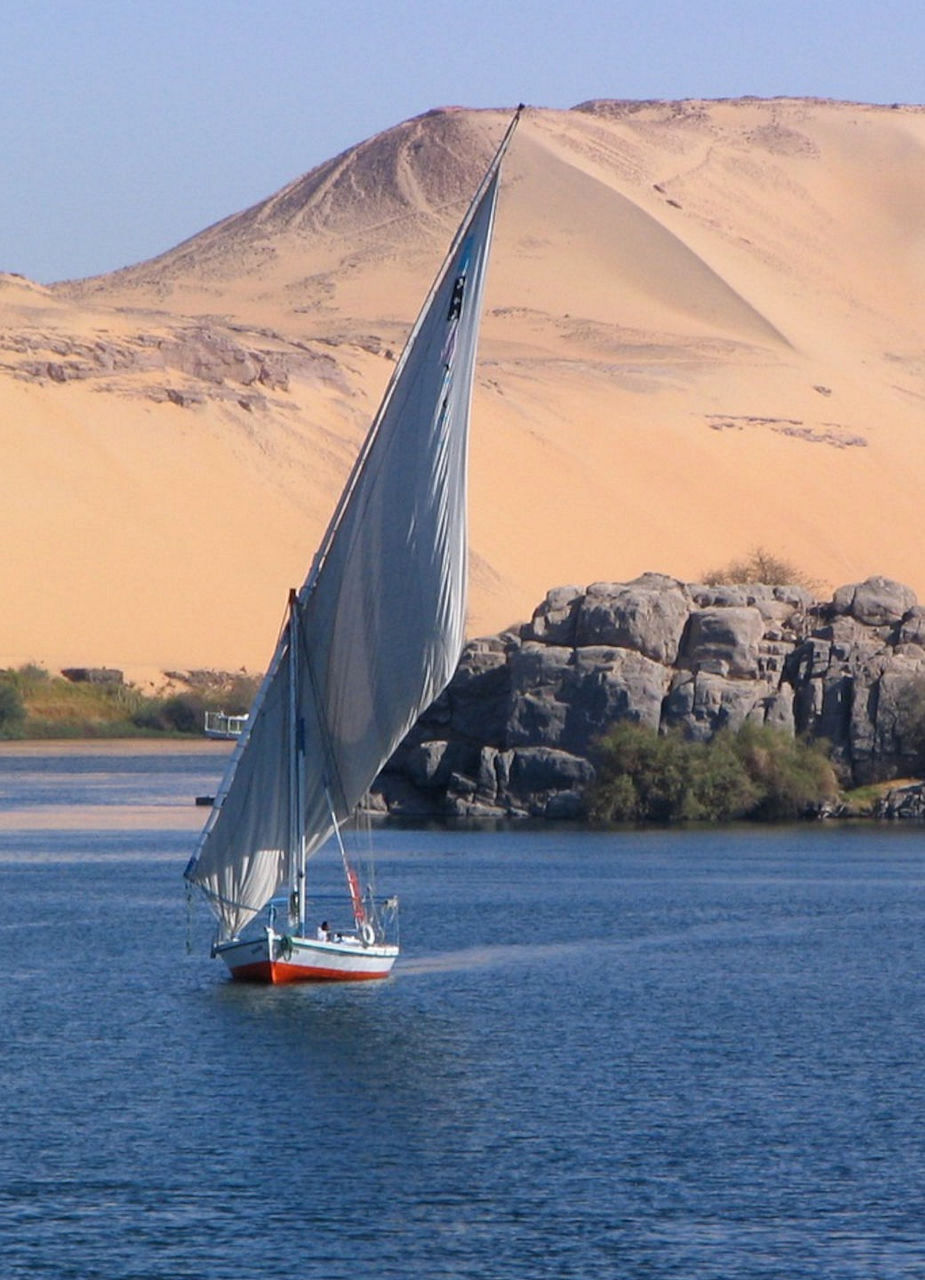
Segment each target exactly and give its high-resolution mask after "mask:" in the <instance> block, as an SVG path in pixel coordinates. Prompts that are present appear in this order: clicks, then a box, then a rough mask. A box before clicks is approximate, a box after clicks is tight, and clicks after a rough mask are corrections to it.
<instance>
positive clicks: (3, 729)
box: [0, 665, 257, 738]
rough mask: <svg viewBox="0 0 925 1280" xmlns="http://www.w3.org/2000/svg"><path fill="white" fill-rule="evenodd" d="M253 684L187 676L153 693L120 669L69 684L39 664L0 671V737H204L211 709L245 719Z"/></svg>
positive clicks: (235, 678)
mask: <svg viewBox="0 0 925 1280" xmlns="http://www.w3.org/2000/svg"><path fill="white" fill-rule="evenodd" d="M256 686H257V681H256V679H254V678H253V677H251V676H246V675H243V674H242V675H232V676H229V675H227V674H225V673H217V672H198V673H185V675H184V676H183V677H182V678H181V677H180V676H176V677H174V678H173V680H172V681H171V683H170V685H169V686H168V688H167V690H165V692H163V693H162V694H157V695H152V694H146V693H144V692H143V691H142V690H141V689H137V688H135V687H134V686H133V685H130V684H125V683H124V682H123V681H122V679H121V676H120V674H119V673H118V672H115V673H113V674H112V676H111V677H110V678H107V677H106V676H105V674H104V675H102V676H95V677H94V678H92V679H73V678H72V679H66V678H65V677H64V676H53V675H51V674H50V673H49V672H48V671H46V670H45V669H44V667H39V666H34V665H29V666H24V667H18V668H15V669H12V668H11V669H7V670H0V738H127V737H133V738H137V737H147V736H177V735H181V736H183V735H196V736H201V734H202V733H203V725H204V719H205V713H206V711H225V712H226V713H227V714H228V715H241V714H243V713H245V712H246V711H247V710H248V708H249V707H250V704H251V702H252V701H253V697H254V693H255V692H256Z"/></svg>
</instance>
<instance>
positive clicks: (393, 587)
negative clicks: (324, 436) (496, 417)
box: [185, 108, 521, 983]
mask: <svg viewBox="0 0 925 1280" xmlns="http://www.w3.org/2000/svg"><path fill="white" fill-rule="evenodd" d="M520 110H521V109H520V108H518V111H517V113H516V114H515V116H514V118H513V120H512V121H511V123H510V125H509V126H508V129H507V132H506V133H505V136H504V138H503V140H502V142H501V145H500V147H499V148H498V152H497V154H496V155H495V158H494V160H493V161H492V163H491V165H490V166H489V168H488V172H487V173H486V175H485V177H484V179H483V180H482V183H481V185H480V187H479V189H478V191H477V192H476V194H475V197H474V199H473V201H472V204H471V205H470V207H469V210H468V212H467V214H466V216H465V218H464V219H463V221H462V223H461V225H460V227H459V230H458V231H457V233H456V236H455V238H454V240H453V244H452V245H451V247H450V251H449V254H448V255H447V258H446V260H445V261H444V264H443V267H442V268H441V271H440V272H439V274H438V276H437V279H436V281H435V283H434V285H433V287H432V288H431V291H430V293H429V294H428V297H427V300H426V301H425V304H424V307H423V309H422V311H421V314H420V315H419V317H418V319H417V322H416V323H415V325H414V328H413V329H412V331H411V335H410V337H409V339H408V342H407V344H406V346H405V349H404V351H403V352H402V355H401V358H400V359H399V361H398V364H397V365H396V367H395V371H394V373H393V375H392V379H391V381H390V382H389V386H388V388H387V389H386V393H385V396H384V398H383V401H382V404H381V405H380V407H379V411H378V413H377V414H376V417H375V419H374V420H373V423H372V426H371V427H370V430H369V433H368V435H367V437H366V441H365V443H364V445H363V448H362V450H361V451H360V454H359V457H358V458H357V461H356V463H355V465H354V468H353V472H352V473H351V476H350V479H349V481H348V483H347V485H346V487H345V489H344V492H343V493H342V495H341V498H340V501H339V503H338V505H337V508H336V510H335V512H334V516H333V518H332V520H331V523H330V525H329V526H328V530H327V533H326V534H325V537H324V539H323V541H322V543H321V547H320V549H319V550H318V552H317V554H316V556H315V559H314V561H313V564H312V567H311V570H310V572H309V574H308V577H307V578H306V581H305V583H304V584H303V586H302V588H301V590H299V591H298V592H296V591H292V592H291V593H290V598H289V608H288V616H287V619H286V623H285V625H284V627H283V630H282V632H281V634H280V637H279V640H278V642H277V645H276V649H275V651H274V654H273V659H272V662H271V664H270V667H269V670H268V671H267V675H266V677H265V678H264V681H263V684H262V685H261V687H260V690H259V692H258V694H257V697H256V699H255V701H254V706H253V708H252V709H251V713H250V716H249V717H248V721H247V724H246V726H245V727H244V730H243V732H242V733H241V736H240V737H239V739H238V742H237V745H236V747H235V750H234V753H233V755H232V757H231V760H230V761H229V765H228V769H227V771H226V774H225V777H224V779H223V781H222V785H221V788H220V789H219V792H218V795H217V796H216V800H215V805H214V807H213V810H212V813H211V815H210V818H209V821H208V823H207V824H206V826H205V828H204V830H203V832H202V835H201V836H200V839H199V842H198V844H197V847H196V851H195V853H194V854H193V856H192V858H191V859H190V862H189V865H188V866H187V868H186V871H185V875H186V878H187V879H188V880H189V881H190V882H192V883H193V884H195V885H198V887H199V888H200V889H201V890H202V892H203V893H204V895H205V897H206V899H207V901H208V903H209V905H210V907H211V909H212V911H213V913H214V914H215V916H216V918H217V920H218V932H217V936H216V939H215V941H214V943H213V947H212V954H213V955H214V956H220V957H221V958H222V959H223V960H224V961H225V963H226V964H227V965H228V968H229V969H230V971H231V974H232V976H233V977H234V978H239V979H251V980H256V981H261V982H270V983H281V982H300V981H345V980H352V981H356V980H364V979H371V978H385V977H387V976H388V974H389V973H390V972H391V969H392V966H393V964H394V962H395V959H396V958H397V956H398V951H399V948H398V942H397V939H395V938H394V935H393V933H392V929H393V928H394V927H396V926H397V902H396V901H395V900H394V899H389V900H388V901H387V902H386V903H377V901H376V900H375V897H374V894H373V892H372V889H371V887H370V886H366V887H365V888H361V886H360V882H359V878H358V876H357V874H356V871H355V870H354V868H353V865H352V863H351V860H350V859H349V858H348V856H347V851H346V848H345V846H344V842H343V839H342V828H343V827H344V825H345V824H346V823H347V822H348V821H349V820H350V818H351V816H352V815H353V814H354V812H355V811H356V809H357V806H358V805H359V804H360V801H361V800H362V798H363V796H364V795H365V794H366V792H367V790H368V788H369V786H370V784H371V783H372V781H373V779H374V778H375V777H376V775H377V774H378V772H379V770H380V769H381V767H382V765H383V764H384V763H385V762H386V760H388V758H389V757H390V756H391V754H392V752H393V751H394V750H395V748H396V747H397V746H398V744H399V742H400V741H401V740H402V738H403V737H404V736H405V734H406V733H407V732H408V730H409V729H410V728H411V726H412V725H413V724H414V722H415V720H416V719H417V718H418V716H419V715H420V714H421V712H422V711H423V710H424V709H425V708H426V707H427V706H429V705H430V703H431V702H433V700H434V699H435V698H436V697H437V696H438V695H439V694H440V693H441V692H442V690H443V689H444V688H445V687H446V685H447V684H448V683H449V680H450V678H451V677H452V675H453V672H454V670H455V669H456V665H457V663H458V661H459V657H460V654H461V652H462V647H463V643H464V640H465V630H464V629H465V619H466V579H467V562H468V552H467V538H466V472H467V460H468V435H469V409H470V401H471V393H472V381H473V376H474V370H475V354H476V346H477V339H478V328H479V319H480V315H481V308H482V293H483V289H484V281H485V271H486V267H487V263H488V255H489V249H490V246H491V237H492V228H493V225H494V215H495V205H496V201H497V194H498V182H499V178H500V170H501V161H502V159H503V157H504V153H505V151H506V150H507V147H508V144H509V142H510V139H511V137H512V135H513V132H514V129H515V127H516V125H517V121H518V119H519V116H520ZM332 835H333V836H334V837H335V841H336V845H337V848H338V851H339V854H340V858H341V861H342V864H343V870H344V874H345V878H346V884H347V901H349V905H350V912H351V915H352V926H351V927H350V928H349V929H348V930H345V931H343V932H341V933H338V932H336V931H334V930H330V929H328V928H327V927H325V928H324V929H322V933H323V934H324V936H321V937H311V936H310V935H309V934H308V933H307V931H306V920H307V914H308V909H309V890H308V879H307V871H306V868H307V863H308V860H309V859H310V858H311V856H312V855H313V854H314V853H316V852H317V851H318V850H319V849H321V848H322V846H324V845H325V843H326V842H327V841H328V840H329V837H331V836H332ZM284 886H288V895H287V898H286V901H285V904H284V907H283V910H284V912H285V924H286V927H285V928H282V927H279V928H278V927H277V920H278V908H277V906H276V905H275V904H274V903H273V902H272V899H273V898H274V895H276V894H277V893H278V892H279V890H280V889H281V888H283V887H284ZM267 904H270V906H269V911H268V913H267V917H266V921H265V923H263V924H262V925H258V924H257V922H256V917H257V916H258V913H260V912H261V911H263V909H264V907H266V906H267Z"/></svg>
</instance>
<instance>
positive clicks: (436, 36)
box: [0, 0, 925, 282]
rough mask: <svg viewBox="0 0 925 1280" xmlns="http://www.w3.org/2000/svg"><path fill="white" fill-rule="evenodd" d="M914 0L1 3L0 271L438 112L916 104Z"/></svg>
mask: <svg viewBox="0 0 925 1280" xmlns="http://www.w3.org/2000/svg"><path fill="white" fill-rule="evenodd" d="M923 50H925V2H923V0H878V2H877V3H873V2H872V0H519V2H518V3H513V2H512V0H452V3H451V2H450V0H404V2H403V0H378V2H377V3H371V2H370V0H327V2H326V3H315V0H157V2H154V0H2V3H0V70H2V99H3V110H2V113H0V166H2V168H0V172H2V175H3V181H2V185H0V270H6V271H19V272H22V273H23V274H24V275H28V276H31V277H32V278H33V279H36V280H40V281H43V282H50V281H52V280H57V279H63V278H67V277H76V276H83V275H89V274H93V273H96V272H101V271H109V270H112V269H114V268H116V267H120V266H125V265H127V264H129V263H133V262H138V261H140V260H141V259H143V258H147V257H151V256H153V255H154V254H156V253H160V252H162V251H163V250H165V249H169V248H171V247H172V246H173V245H174V244H177V243H178V242H179V241H180V240H183V239H185V238H186V237H187V236H190V235H193V234H195V232H197V231H200V230H201V229H202V228H203V227H205V226H208V225H209V224H210V223H212V222H216V221H217V220H218V219H219V218H222V217H224V216H225V215H227V214H230V213H234V212H236V211H237V210H239V209H243V208H245V207H247V206H248V205H250V204H253V203H254V202H256V201H258V200H261V199H263V198H264V197H265V196H268V195H270V194H271V193H272V192H273V191H276V190H277V189H278V188H279V187H281V186H283V185H284V184H285V183H287V182H289V181H290V180H291V179H292V178H295V177H297V176H298V175H299V174H301V173H304V172H306V171H307V170H309V169H311V168H312V167H313V166H314V165H316V164H318V163H320V162H321V161H322V160H326V159H328V158H329V157H330V156H333V155H336V154H337V153H338V152H339V151H342V150H344V148H345V147H348V146H350V145H352V144H353V143H356V142H360V141H361V140H362V139H364V138H366V137H369V136H371V135H372V134H374V133H378V132H379V131H380V130H383V129H387V128H389V127H390V126H391V125H394V124H397V123H399V122H400V121H401V120H404V119H407V118H408V117H409V116H412V115H417V114H419V113H420V112H422V111H426V110H428V109H429V108H431V107H435V106H443V105H446V104H450V103H453V104H459V105H463V106H472V107H485V106H503V107H507V106H513V105H515V104H516V103H517V102H518V101H524V102H527V103H529V104H531V105H533V106H544V107H569V106H574V105H575V104H576V103H578V102H582V101H585V100H586V99H588V98H682V97H707V98H714V97H734V96H738V95H740V94H755V95H757V96H759V97H772V96H777V95H788V96H789V95H794V96H801V95H813V96H819V97H831V98H845V99H850V100H855V101H864V102H912V103H920V102H922V101H923V97H925V88H923V67H925V63H923Z"/></svg>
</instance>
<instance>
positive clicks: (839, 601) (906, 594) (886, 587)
mask: <svg viewBox="0 0 925 1280" xmlns="http://www.w3.org/2000/svg"><path fill="white" fill-rule="evenodd" d="M917 604H918V598H917V597H916V594H915V592H914V591H913V590H912V588H911V587H907V586H905V585H904V584H903V583H902V582H894V581H893V580H892V578H881V577H873V578H867V579H866V580H865V581H864V582H853V583H849V585H848V586H845V587H839V588H838V590H837V591H836V592H835V595H834V596H833V597H832V610H833V612H834V613H836V614H844V613H847V614H849V615H850V616H851V617H852V618H854V619H855V620H856V621H857V622H861V623H863V624H864V626H866V627H882V626H890V625H892V624H893V623H896V622H899V621H900V620H901V619H902V618H903V617H904V616H905V615H906V614H907V613H908V612H909V610H910V609H914V608H915V606H916V605H917Z"/></svg>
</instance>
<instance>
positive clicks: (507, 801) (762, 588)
mask: <svg viewBox="0 0 925 1280" xmlns="http://www.w3.org/2000/svg"><path fill="white" fill-rule="evenodd" d="M918 682H921V683H920V684H919V683H918ZM917 689H918V690H920V691H921V698H922V702H923V705H925V610H923V609H922V608H921V607H919V605H918V602H917V600H916V597H915V594H914V593H913V592H912V591H911V590H910V589H909V588H908V587H906V586H903V585H902V584H901V583H898V582H893V581H890V580H889V579H886V578H880V577H874V578H869V579H867V581H865V582H861V583H854V584H851V585H849V586H845V587H841V588H839V590H838V591H836V592H835V594H834V596H833V598H832V600H831V601H828V602H822V601H818V600H816V599H814V598H813V596H812V595H811V593H810V592H808V591H807V590H806V589H805V588H803V587H801V586H766V585H761V584H751V583H750V584H743V585H736V586H709V585H705V584H699V583H682V582H678V581H677V580H676V579H674V578H669V577H666V576H664V575H662V574H654V573H647V574H644V575H643V576H642V577H640V578H637V579H636V580H635V581H633V582H628V583H614V582H598V583H594V584H592V585H591V586H589V587H588V588H587V589H582V588H579V587H556V588H555V589H553V590H552V591H550V592H549V593H548V594H547V596H546V598H545V600H544V601H542V603H541V604H540V605H539V606H538V608H537V609H536V610H535V612H534V614H533V617H532V619H531V620H530V622H528V623H525V624H524V625H523V626H521V627H520V628H519V629H518V630H514V631H508V632H504V633H503V634H501V635H498V636H492V637H489V638H487V639H481V640H474V641H472V642H471V643H470V644H469V645H467V647H466V650H465V652H464V654H463V657H462V660H461V661H460V664H459V667H458V669H457V672H456V674H455V676H454V678H453V680H452V682H451V683H450V685H449V687H448V688H447V689H446V691H445V692H444V693H443V695H442V696H441V697H440V698H438V700H437V701H436V702H435V703H434V704H433V706H431V707H430V708H429V709H428V710H427V711H426V712H425V713H424V714H423V715H422V716H421V718H420V720H419V721H418V722H417V724H416V725H415V726H414V728H413V729H412V730H411V732H410V733H409V734H408V736H407V738H406V739H405V741H404V742H403V743H402V744H401V746H400V747H399V748H398V750H397V751H396V752H395V755H394V756H393V758H392V759H391V760H390V761H389V763H388V765H387V766H386V768H385V769H384V770H383V772H382V774H381V775H380V777H379V779H378V781H377V783H376V786H375V797H376V801H377V803H378V804H379V805H380V806H381V807H383V808H385V809H388V810H389V811H390V812H392V813H396V814H404V815H415V816H425V815H437V814H441V815H452V816H475V817H492V816H534V817H546V818H566V817H575V816H579V815H580V814H581V812H582V796H583V793H584V790H585V788H586V787H587V785H588V784H589V782H590V781H592V779H593V777H594V766H593V747H594V742H595V739H597V738H598V737H599V736H600V735H601V734H603V733H604V732H606V730H607V729H608V728H609V726H610V725H612V724H613V723H615V722H616V721H619V720H627V719H628V720H633V721H636V722H638V723H641V724H646V725H650V726H651V727H653V728H656V729H659V730H661V731H666V730H668V729H677V730H680V731H681V732H683V733H684V734H685V735H686V736H687V737H689V738H692V739H699V740H707V739H709V738H711V737H712V736H713V734H715V733H717V732H718V731H719V730H721V729H727V728H728V729H732V730H735V729H737V728H739V727H740V726H741V725H743V724H744V723H745V722H746V721H752V722H756V723H759V724H765V725H770V726H772V727H774V728H778V729H781V730H784V731H786V732H788V733H795V734H804V735H807V736H808V737H810V738H814V739H818V738H825V739H826V740H827V741H828V742H829V743H830V745H831V749H832V758H833V762H834V763H835V765H836V768H837V769H838V771H839V773H840V775H841V777H842V780H843V782H844V783H845V784H846V785H860V784H863V783H868V782H873V781H880V780H884V779H889V778H896V777H900V776H908V775H909V773H910V772H913V771H914V768H915V766H916V763H917V760H918V753H919V750H920V743H919V742H918V740H917V738H916V734H915V731H914V729H915V726H914V717H913V716H911V715H910V714H909V708H910V706H911V705H912V704H911V702H910V699H913V700H914V697H915V693H916V690H917Z"/></svg>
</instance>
